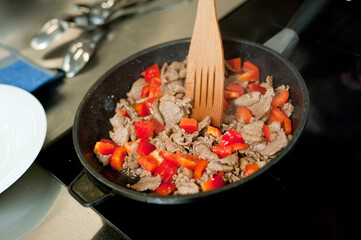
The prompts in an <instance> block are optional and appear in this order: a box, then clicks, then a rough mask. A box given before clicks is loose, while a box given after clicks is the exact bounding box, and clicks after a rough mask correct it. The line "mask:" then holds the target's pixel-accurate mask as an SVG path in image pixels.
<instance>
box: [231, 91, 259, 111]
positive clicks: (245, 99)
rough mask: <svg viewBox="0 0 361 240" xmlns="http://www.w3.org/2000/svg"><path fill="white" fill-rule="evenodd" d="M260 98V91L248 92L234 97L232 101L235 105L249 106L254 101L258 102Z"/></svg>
mask: <svg viewBox="0 0 361 240" xmlns="http://www.w3.org/2000/svg"><path fill="white" fill-rule="evenodd" d="M260 99H261V93H260V92H250V93H246V94H243V95H242V96H240V97H239V98H236V99H235V100H234V101H233V103H234V104H235V105H236V106H237V107H241V106H244V107H248V108H249V107H251V106H252V105H254V104H255V103H257V102H259V101H260Z"/></svg>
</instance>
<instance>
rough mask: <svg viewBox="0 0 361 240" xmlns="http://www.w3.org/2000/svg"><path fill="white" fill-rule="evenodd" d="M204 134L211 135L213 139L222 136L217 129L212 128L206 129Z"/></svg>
mask: <svg viewBox="0 0 361 240" xmlns="http://www.w3.org/2000/svg"><path fill="white" fill-rule="evenodd" d="M206 134H209V135H212V136H213V137H215V138H217V137H220V136H221V135H222V133H221V131H220V130H219V129H218V128H216V127H213V126H208V127H207V132H206Z"/></svg>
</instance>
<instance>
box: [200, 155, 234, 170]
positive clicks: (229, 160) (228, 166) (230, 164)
mask: <svg viewBox="0 0 361 240" xmlns="http://www.w3.org/2000/svg"><path fill="white" fill-rule="evenodd" d="M238 165H239V163H238V154H236V153H235V154H232V155H230V156H228V157H225V158H223V159H219V160H216V161H211V162H210V163H209V164H208V166H207V169H208V170H210V171H212V172H219V171H224V172H231V171H233V170H234V169H235V168H236V167H238Z"/></svg>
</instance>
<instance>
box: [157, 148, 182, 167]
mask: <svg viewBox="0 0 361 240" xmlns="http://www.w3.org/2000/svg"><path fill="white" fill-rule="evenodd" d="M159 154H160V155H161V156H162V157H163V159H164V160H166V161H169V162H173V163H175V164H177V165H178V162H177V160H176V159H175V157H174V154H173V153H171V152H168V151H160V152H159Z"/></svg>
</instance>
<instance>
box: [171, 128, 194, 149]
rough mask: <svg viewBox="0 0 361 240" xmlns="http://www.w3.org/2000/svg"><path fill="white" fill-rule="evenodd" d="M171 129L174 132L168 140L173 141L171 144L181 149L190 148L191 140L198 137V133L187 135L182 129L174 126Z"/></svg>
mask: <svg viewBox="0 0 361 240" xmlns="http://www.w3.org/2000/svg"><path fill="white" fill-rule="evenodd" d="M173 129H175V132H174V133H173V134H172V135H171V136H170V138H171V139H172V140H173V142H175V143H176V144H178V145H181V146H183V147H184V146H191V145H192V142H193V139H195V138H196V137H197V136H198V135H199V133H198V132H194V133H191V134H189V133H187V132H186V131H185V130H184V129H182V128H179V126H174V127H173ZM173 131H174V130H173Z"/></svg>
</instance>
